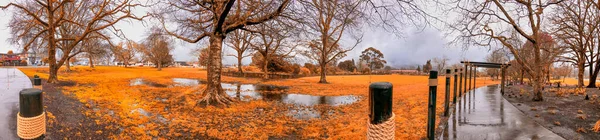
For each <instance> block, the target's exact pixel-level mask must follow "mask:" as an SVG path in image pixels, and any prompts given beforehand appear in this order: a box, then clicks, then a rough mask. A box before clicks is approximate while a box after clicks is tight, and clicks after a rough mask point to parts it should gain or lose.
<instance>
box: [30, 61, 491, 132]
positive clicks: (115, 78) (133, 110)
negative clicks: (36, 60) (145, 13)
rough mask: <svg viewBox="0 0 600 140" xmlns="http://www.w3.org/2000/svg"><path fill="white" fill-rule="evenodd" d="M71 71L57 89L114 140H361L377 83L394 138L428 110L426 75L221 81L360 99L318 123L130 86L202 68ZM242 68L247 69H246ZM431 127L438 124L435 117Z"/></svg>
mask: <svg viewBox="0 0 600 140" xmlns="http://www.w3.org/2000/svg"><path fill="white" fill-rule="evenodd" d="M72 69H73V71H72V72H70V73H59V80H62V81H74V82H76V83H77V84H76V85H75V86H68V87H67V86H65V87H62V90H63V93H73V94H74V95H75V97H76V98H77V99H78V100H79V101H81V102H82V103H83V104H85V105H86V106H91V107H97V108H100V109H99V110H91V111H89V112H85V114H86V115H87V116H89V117H97V118H102V121H99V122H97V123H109V122H112V123H117V124H118V125H119V126H120V127H122V128H123V132H122V133H120V134H119V135H117V136H113V137H115V138H122V137H135V138H137V139H150V138H153V137H160V138H171V139H172V138H182V137H183V138H190V137H211V138H218V139H267V138H269V137H281V138H285V136H288V135H294V136H298V137H301V138H302V139H322V138H323V136H328V137H327V138H329V139H365V136H366V135H365V134H366V131H367V124H366V123H367V121H368V101H367V100H366V99H367V97H368V94H369V92H368V86H369V84H370V83H371V82H376V81H388V82H391V83H392V84H393V86H394V89H393V94H394V95H393V100H394V104H393V107H394V113H395V114H396V118H395V120H396V138H397V139H419V138H422V137H424V136H425V135H426V129H425V128H426V124H427V123H426V122H427V121H426V118H427V113H425V112H427V98H428V95H427V93H428V88H427V87H428V85H427V84H428V79H427V77H426V76H407V75H373V76H368V75H359V76H328V77H327V81H329V82H330V83H329V84H318V83H317V82H318V81H319V77H318V76H317V77H304V78H299V79H287V80H273V81H262V80H261V79H243V78H235V77H227V76H224V77H223V81H224V82H239V83H261V84H273V85H281V86H290V89H289V90H288V92H289V93H305V94H311V95H324V96H334V95H355V96H359V97H361V99H360V100H359V101H358V102H356V103H354V104H350V105H342V106H337V107H331V106H323V105H319V106H315V107H313V109H314V110H317V111H321V110H327V109H333V110H335V111H334V113H333V114H332V115H325V116H324V117H323V118H319V119H309V120H298V119H294V118H292V117H291V116H288V115H285V114H286V113H287V112H286V111H288V110H289V109H290V108H292V107H290V105H285V104H280V103H277V102H275V101H264V100H255V101H250V102H235V103H234V104H233V105H230V106H228V107H223V108H217V107H212V106H208V107H199V106H195V104H196V101H198V100H199V99H200V98H202V97H201V95H199V94H195V92H191V91H196V90H200V89H202V88H203V87H202V86H199V87H195V88H190V87H179V86H174V87H169V88H156V87H150V86H145V85H140V86H135V87H130V86H129V83H130V80H132V79H134V78H144V80H148V81H152V82H155V83H158V84H164V85H171V84H173V83H172V80H171V78H194V79H206V71H201V70H199V69H192V68H165V69H163V71H156V70H155V69H153V68H137V67H136V68H123V67H96V68H95V69H90V68H87V67H73V68H72ZM244 69H245V70H246V67H245V68H244ZM21 70H22V71H23V72H24V73H25V74H27V75H28V76H33V75H34V74H37V75H39V76H40V77H41V78H44V79H46V78H47V77H48V75H47V73H48V72H47V68H36V69H30V68H23V69H21ZM61 72H62V71H61ZM444 78H445V77H439V85H440V86H438V97H439V98H438V100H437V109H436V110H437V114H438V116H441V115H442V111H443V97H444V96H442V95H444V91H445V87H444V85H445V84H444V82H445V81H444ZM451 81H453V80H451ZM490 84H498V82H497V81H495V82H494V81H489V80H484V79H477V87H480V86H485V85H490ZM451 85H453V84H451ZM451 91H453V90H451ZM451 98H452V94H451ZM111 112H112V113H111ZM144 114H150V116H145V115H144ZM166 122H168V123H166ZM58 123H60V122H58ZM436 123H439V119H438V120H436ZM50 125H52V124H50ZM105 132H107V131H105ZM98 133H102V132H98ZM114 135H116V134H114Z"/></svg>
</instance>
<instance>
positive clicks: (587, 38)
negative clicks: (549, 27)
mask: <svg viewBox="0 0 600 140" xmlns="http://www.w3.org/2000/svg"><path fill="white" fill-rule="evenodd" d="M555 12H556V14H554V15H555V16H552V17H551V20H552V23H553V24H554V25H555V28H556V29H555V30H556V32H555V33H554V34H555V35H556V36H557V38H558V41H559V43H560V44H561V45H563V46H565V47H566V48H568V53H569V54H570V56H565V57H562V59H563V60H564V61H567V62H571V63H573V64H575V65H576V66H577V69H578V71H577V77H578V79H577V85H578V86H579V87H583V75H584V69H585V67H587V66H590V75H593V71H594V67H595V69H600V68H599V67H598V66H594V61H597V58H599V57H598V54H600V53H598V52H597V50H596V46H595V45H593V42H594V41H596V39H595V36H596V34H597V33H596V31H597V30H598V26H599V25H600V17H599V15H598V14H597V13H598V12H600V11H598V8H596V7H595V6H594V4H593V1H590V0H573V1H565V2H563V3H560V4H559V7H557V8H555ZM587 60H590V61H588V63H587V64H586V61H587ZM596 75H597V74H596ZM590 79H591V78H590ZM593 82H595V80H593ZM590 83H592V80H590ZM589 86H595V83H593V84H589Z"/></svg>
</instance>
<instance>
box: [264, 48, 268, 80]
mask: <svg viewBox="0 0 600 140" xmlns="http://www.w3.org/2000/svg"><path fill="white" fill-rule="evenodd" d="M263 64H264V65H263V72H264V73H263V79H269V67H267V66H268V65H269V55H268V54H267V55H266V56H263Z"/></svg>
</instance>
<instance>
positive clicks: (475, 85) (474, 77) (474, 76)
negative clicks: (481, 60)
mask: <svg viewBox="0 0 600 140" xmlns="http://www.w3.org/2000/svg"><path fill="white" fill-rule="evenodd" d="M475 81H477V66H475V71H473V88H477V84H476V83H475Z"/></svg>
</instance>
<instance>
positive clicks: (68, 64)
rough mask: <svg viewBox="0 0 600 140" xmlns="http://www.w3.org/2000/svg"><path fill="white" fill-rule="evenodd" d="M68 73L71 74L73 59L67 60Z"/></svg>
mask: <svg viewBox="0 0 600 140" xmlns="http://www.w3.org/2000/svg"><path fill="white" fill-rule="evenodd" d="M66 67H67V68H66V71H67V72H71V58H67V65H66Z"/></svg>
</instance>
